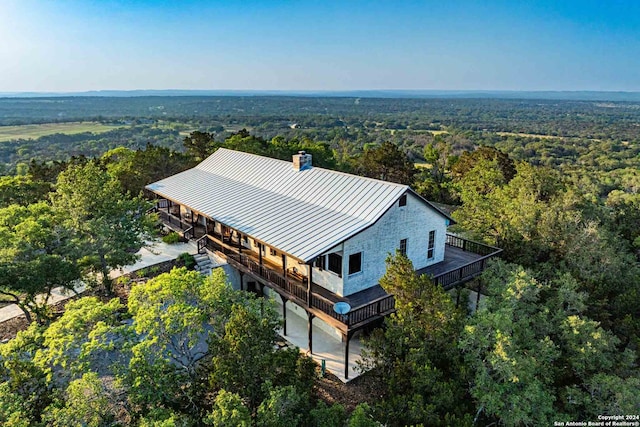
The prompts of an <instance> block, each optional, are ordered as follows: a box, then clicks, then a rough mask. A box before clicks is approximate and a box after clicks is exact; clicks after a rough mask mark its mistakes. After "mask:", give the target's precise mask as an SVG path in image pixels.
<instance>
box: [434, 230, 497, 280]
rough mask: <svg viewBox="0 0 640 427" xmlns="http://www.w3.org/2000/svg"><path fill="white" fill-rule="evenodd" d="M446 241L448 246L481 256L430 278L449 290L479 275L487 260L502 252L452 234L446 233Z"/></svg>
mask: <svg viewBox="0 0 640 427" xmlns="http://www.w3.org/2000/svg"><path fill="white" fill-rule="evenodd" d="M446 243H447V245H448V246H452V247H454V248H458V249H462V250H463V251H465V252H472V253H474V254H477V255H480V256H481V258H478V259H476V260H474V261H471V262H469V263H467V264H464V265H462V266H460V267H458V268H456V269H454V270H451V271H447V272H445V273H442V274H439V275H437V276H434V277H432V279H431V280H433V282H434V283H436V284H438V285H440V286H442V287H443V288H444V289H445V290H449V289H451V288H453V287H454V286H456V285H458V284H460V283H464V282H466V281H469V280H471V279H473V278H474V277H476V276H478V275H480V273H482V272H483V271H484V269H485V266H486V263H487V261H488V260H489V259H490V258H493V257H495V256H498V255H500V253H502V249H499V248H496V247H493V246H489V245H485V244H483V243H479V242H474V241H473V240H467V239H463V238H462V237H458V236H454V235H453V234H447V242H446Z"/></svg>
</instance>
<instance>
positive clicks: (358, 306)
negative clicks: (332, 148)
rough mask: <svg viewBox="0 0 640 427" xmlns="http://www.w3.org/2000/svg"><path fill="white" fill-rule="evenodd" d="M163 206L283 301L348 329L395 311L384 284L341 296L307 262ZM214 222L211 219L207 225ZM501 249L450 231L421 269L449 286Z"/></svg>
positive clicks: (167, 219)
mask: <svg viewBox="0 0 640 427" xmlns="http://www.w3.org/2000/svg"><path fill="white" fill-rule="evenodd" d="M160 206H164V209H157V210H156V211H157V212H158V215H159V217H160V219H161V220H162V222H163V223H164V224H165V225H166V226H168V227H169V228H171V229H173V230H174V231H176V232H179V233H180V234H182V235H183V236H184V237H185V238H187V239H190V240H194V241H196V242H197V247H198V251H199V252H201V253H204V252H206V251H207V250H208V251H212V252H215V253H218V254H220V255H222V256H223V257H224V258H225V259H226V260H227V262H228V263H229V264H230V265H231V266H233V267H234V268H235V269H236V270H238V271H239V272H241V273H242V274H246V275H248V276H250V277H251V278H253V279H254V280H256V281H257V282H258V283H260V284H261V286H267V287H268V288H270V289H272V290H273V291H274V292H275V293H276V294H278V295H279V296H280V297H281V298H282V299H283V301H285V300H286V301H291V302H293V303H295V304H297V305H299V306H300V307H302V308H303V309H304V310H306V311H307V312H308V313H310V314H311V315H313V316H317V317H319V318H321V319H322V320H324V321H325V322H327V323H328V324H330V325H331V326H333V327H335V328H336V329H338V330H340V331H342V332H344V333H347V332H349V331H353V330H357V329H360V328H362V327H364V326H367V325H368V324H371V323H374V322H377V321H379V320H380V319H382V318H383V317H384V316H386V315H388V314H390V313H392V312H393V311H394V305H395V302H394V298H393V295H390V294H388V293H387V292H385V291H384V289H382V287H381V286H380V285H377V284H375V285H374V286H372V287H370V288H367V289H365V290H363V291H360V292H357V293H355V294H351V295H348V296H340V295H336V294H335V293H333V292H331V291H329V290H327V289H326V288H324V287H323V286H321V285H320V284H318V283H316V282H315V281H314V280H313V277H312V274H311V273H310V268H309V266H308V265H305V264H299V263H298V264H295V265H292V266H288V267H287V266H286V262H282V263H274V262H272V261H270V260H269V259H267V258H266V257H263V256H261V254H260V253H261V251H262V249H260V250H258V252H256V251H255V250H251V249H249V248H247V246H246V245H245V244H243V241H242V237H241V235H240V233H237V232H234V230H232V229H230V228H228V227H225V226H220V227H219V228H215V227H213V228H211V227H209V226H207V225H203V224H202V223H201V222H200V221H199V220H198V219H197V218H195V217H192V216H191V215H184V214H180V210H179V209H174V210H173V211H172V210H171V207H167V205H166V204H161V205H160ZM213 222H214V221H213V219H210V221H209V222H208V224H211V223H213ZM249 247H251V246H250V245H249ZM501 252H502V250H501V249H498V248H495V247H492V246H488V245H485V244H482V243H478V242H474V241H471V240H467V239H463V238H461V237H458V236H455V235H452V234H447V239H446V246H445V257H444V260H443V261H441V262H438V263H436V264H433V265H430V266H428V267H426V268H423V269H420V270H418V271H417V272H418V274H427V275H429V276H430V277H431V279H432V280H433V282H434V283H436V284H438V285H440V286H442V287H443V288H444V289H445V290H449V289H452V288H454V287H456V286H460V285H462V284H464V283H466V282H467V281H469V280H472V279H474V278H475V277H477V276H478V275H479V274H481V273H482V271H484V269H485V268H486V265H487V262H488V260H489V259H491V258H493V257H495V256H498V255H499V254H500V253H501ZM310 276H311V277H310ZM338 302H346V303H348V304H349V305H350V306H351V311H350V312H349V313H348V315H340V314H338V313H336V312H335V311H334V306H335V304H336V303H338Z"/></svg>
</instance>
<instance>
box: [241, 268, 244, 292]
mask: <svg viewBox="0 0 640 427" xmlns="http://www.w3.org/2000/svg"><path fill="white" fill-rule="evenodd" d="M242 282H244V273H243V272H242V271H241V272H240V290H241V291H244V286H243V283H242Z"/></svg>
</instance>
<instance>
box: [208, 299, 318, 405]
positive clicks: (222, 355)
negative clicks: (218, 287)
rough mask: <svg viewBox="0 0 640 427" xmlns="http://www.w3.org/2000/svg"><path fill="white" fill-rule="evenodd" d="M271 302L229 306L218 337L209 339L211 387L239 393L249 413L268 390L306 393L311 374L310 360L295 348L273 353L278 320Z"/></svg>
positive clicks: (256, 300) (313, 372)
mask: <svg viewBox="0 0 640 427" xmlns="http://www.w3.org/2000/svg"><path fill="white" fill-rule="evenodd" d="M273 304H274V303H273V302H271V301H268V300H267V301H265V300H263V299H255V298H252V297H247V299H245V300H244V301H243V302H242V303H241V304H234V305H233V307H232V312H231V316H230V318H229V320H228V322H227V323H226V325H225V328H224V335H223V336H221V337H219V336H215V335H214V336H212V335H210V340H211V342H210V348H211V349H212V352H213V371H212V373H211V383H212V386H213V387H214V388H220V389H225V390H227V391H230V392H233V393H237V394H239V395H240V396H241V397H242V398H243V400H244V401H245V402H246V403H247V406H248V407H249V409H250V410H251V412H252V413H253V412H254V411H256V410H257V408H258V406H259V405H260V403H261V402H262V401H263V400H264V399H265V398H266V397H267V395H268V393H269V390H270V389H271V388H273V387H281V386H294V387H296V389H297V390H298V391H299V392H300V393H306V392H309V391H310V390H311V387H312V384H313V379H314V375H315V368H314V365H313V362H312V361H311V360H310V359H309V358H307V357H303V356H301V355H300V352H299V351H298V349H287V350H279V349H278V347H277V345H276V343H277V341H278V339H279V338H278V329H279V327H280V320H279V317H278V314H277V313H276V311H275V308H274V306H273ZM265 385H268V386H265Z"/></svg>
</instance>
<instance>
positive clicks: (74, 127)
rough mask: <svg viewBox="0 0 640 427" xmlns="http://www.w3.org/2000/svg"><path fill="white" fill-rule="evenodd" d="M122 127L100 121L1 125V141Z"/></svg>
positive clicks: (100, 131) (106, 130)
mask: <svg viewBox="0 0 640 427" xmlns="http://www.w3.org/2000/svg"><path fill="white" fill-rule="evenodd" d="M119 127H122V125H104V124H102V123H98V122H71V123H43V124H39V125H21V126H0V142H6V141H11V140H14V139H37V138H40V137H41V136H46V135H53V134H54V133H64V134H67V135H72V134H76V133H83V132H93V133H103V132H108V131H110V130H113V129H117V128H119Z"/></svg>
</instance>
